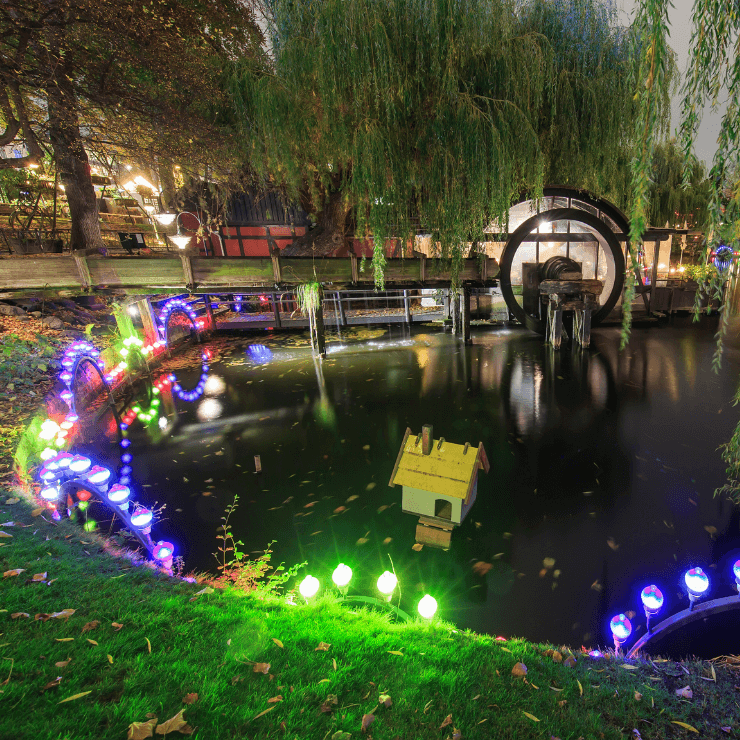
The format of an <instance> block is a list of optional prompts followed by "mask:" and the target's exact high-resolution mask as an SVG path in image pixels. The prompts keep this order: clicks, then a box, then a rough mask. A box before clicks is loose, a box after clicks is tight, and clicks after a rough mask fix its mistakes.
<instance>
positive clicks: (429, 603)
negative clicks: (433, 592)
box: [418, 594, 437, 619]
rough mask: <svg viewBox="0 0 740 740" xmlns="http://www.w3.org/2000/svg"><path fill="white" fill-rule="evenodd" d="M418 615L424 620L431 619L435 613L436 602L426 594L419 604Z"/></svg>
mask: <svg viewBox="0 0 740 740" xmlns="http://www.w3.org/2000/svg"><path fill="white" fill-rule="evenodd" d="M418 609H419V614H421V616H422V617H424V619H431V618H432V617H433V616H434V614H435V613H436V611H437V600H436V599H435V598H433V597H432V596H430V595H429V594H427V595H426V596H425V597H424V598H423V599H422V600H421V601H420V602H419V606H418Z"/></svg>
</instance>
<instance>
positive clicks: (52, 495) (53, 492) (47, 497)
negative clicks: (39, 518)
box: [40, 486, 59, 501]
mask: <svg viewBox="0 0 740 740" xmlns="http://www.w3.org/2000/svg"><path fill="white" fill-rule="evenodd" d="M40 496H41V498H42V499H44V501H56V500H57V499H58V498H59V488H58V487H57V486H47V487H46V488H42V489H41V494H40Z"/></svg>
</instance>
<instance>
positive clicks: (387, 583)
mask: <svg viewBox="0 0 740 740" xmlns="http://www.w3.org/2000/svg"><path fill="white" fill-rule="evenodd" d="M397 585H398V578H396V576H395V575H394V574H393V573H391V572H390V571H386V572H385V573H383V575H382V576H380V578H378V591H380V593H381V594H391V593H393V589H394V588H395V587H396V586H397Z"/></svg>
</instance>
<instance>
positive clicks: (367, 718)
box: [362, 714, 375, 732]
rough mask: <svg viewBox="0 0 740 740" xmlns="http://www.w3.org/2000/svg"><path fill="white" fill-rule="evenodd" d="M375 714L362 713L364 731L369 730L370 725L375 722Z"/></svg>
mask: <svg viewBox="0 0 740 740" xmlns="http://www.w3.org/2000/svg"><path fill="white" fill-rule="evenodd" d="M374 720H375V715H374V714H363V715H362V731H363V732H367V729H368V727H370V725H371V724H372V723H373V722H374Z"/></svg>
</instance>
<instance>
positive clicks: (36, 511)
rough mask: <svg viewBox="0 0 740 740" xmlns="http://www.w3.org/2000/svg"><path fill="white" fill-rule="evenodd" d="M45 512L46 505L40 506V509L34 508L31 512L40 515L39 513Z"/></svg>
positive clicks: (33, 514)
mask: <svg viewBox="0 0 740 740" xmlns="http://www.w3.org/2000/svg"><path fill="white" fill-rule="evenodd" d="M43 513H44V507H43V506H40V507H39V508H38V509H34V510H33V511H32V512H31V516H39V515H41V514H43Z"/></svg>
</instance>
